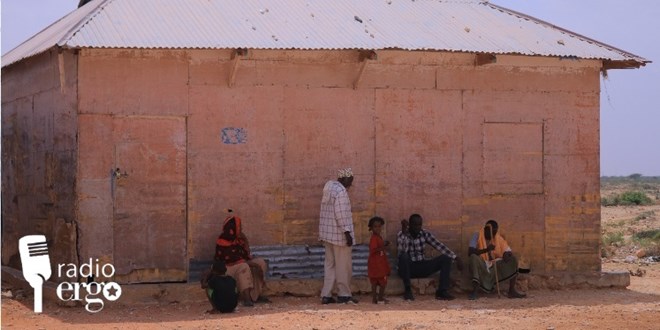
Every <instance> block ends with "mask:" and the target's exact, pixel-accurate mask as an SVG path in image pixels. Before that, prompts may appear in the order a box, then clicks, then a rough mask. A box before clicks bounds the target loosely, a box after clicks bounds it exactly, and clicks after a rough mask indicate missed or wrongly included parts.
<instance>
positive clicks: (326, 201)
mask: <svg viewBox="0 0 660 330" xmlns="http://www.w3.org/2000/svg"><path fill="white" fill-rule="evenodd" d="M347 231H349V232H351V237H352V238H353V242H355V236H354V233H353V214H352V213H351V201H350V200H349V199H348V191H346V188H344V186H343V185H342V184H341V183H339V181H334V180H330V181H328V182H326V183H325V186H324V187H323V199H321V216H320V220H319V241H323V242H328V243H331V244H334V245H342V246H346V244H347V242H346V236H345V235H344V232H347Z"/></svg>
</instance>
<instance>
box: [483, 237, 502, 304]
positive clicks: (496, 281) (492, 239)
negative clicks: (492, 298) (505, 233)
mask: <svg viewBox="0 0 660 330" xmlns="http://www.w3.org/2000/svg"><path fill="white" fill-rule="evenodd" d="M487 227H488V231H489V232H490V241H491V242H492V241H494V240H495V236H493V226H491V225H488V226H487ZM486 248H488V247H486ZM488 255H490V253H489V254H488ZM491 258H492V256H491ZM493 268H494V271H495V286H496V287H497V298H501V294H500V279H499V278H498V275H497V260H495V258H493Z"/></svg>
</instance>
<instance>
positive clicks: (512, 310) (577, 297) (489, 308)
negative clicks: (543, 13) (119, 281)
mask: <svg viewBox="0 0 660 330" xmlns="http://www.w3.org/2000/svg"><path fill="white" fill-rule="evenodd" d="M603 268H604V269H619V270H621V269H630V270H636V269H641V270H642V272H643V273H644V275H643V276H641V277H639V276H632V277H631V285H630V287H629V288H628V289H626V290H621V289H619V290H616V289H612V290H563V291H531V292H529V297H528V298H527V299H523V300H511V299H507V298H502V299H498V298H497V297H496V296H487V297H483V298H481V299H479V300H478V301H476V302H475V301H469V300H467V296H466V295H460V296H459V297H458V299H456V300H454V301H451V302H445V301H436V300H433V299H432V297H430V296H419V297H417V300H416V301H414V302H404V301H403V300H402V299H401V297H390V301H391V303H390V304H388V305H373V304H371V303H369V302H368V301H369V299H368V297H366V296H361V297H359V298H360V300H361V301H362V302H361V303H359V304H357V305H325V306H323V305H320V304H319V301H318V299H316V298H296V297H274V298H273V299H272V300H273V302H272V303H271V304H266V305H257V306H256V307H254V308H243V307H240V308H239V309H238V311H237V312H236V313H233V314H229V315H209V314H206V313H204V311H205V310H206V309H207V308H208V306H207V305H206V304H203V303H194V304H185V305H184V304H169V305H142V306H120V305H116V304H115V305H110V304H109V305H108V306H106V308H104V309H103V310H102V311H101V312H99V313H97V314H90V313H88V312H86V311H85V310H84V309H83V308H82V307H75V308H63V307H58V306H57V305H54V304H49V303H45V305H44V313H43V314H41V315H35V314H34V313H33V312H32V306H31V302H32V300H31V298H30V299H29V298H25V297H24V298H22V299H19V300H16V299H7V298H5V297H3V299H2V329H138V328H139V329H318V330H321V329H346V328H348V329H447V328H457V329H464V328H470V329H496V328H503V327H509V328H515V329H584V328H593V329H637V330H639V329H657V324H658V323H657V322H658V319H660V264H654V265H641V266H640V265H634V264H622V263H608V264H605V265H604V266H603Z"/></svg>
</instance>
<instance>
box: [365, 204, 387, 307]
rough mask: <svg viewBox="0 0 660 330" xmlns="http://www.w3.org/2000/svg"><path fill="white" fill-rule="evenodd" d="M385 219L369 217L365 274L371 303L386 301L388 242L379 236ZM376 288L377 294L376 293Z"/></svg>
mask: <svg viewBox="0 0 660 330" xmlns="http://www.w3.org/2000/svg"><path fill="white" fill-rule="evenodd" d="M384 225H385V220H383V218H381V217H373V218H371V219H369V230H371V240H370V241H369V260H368V261H367V275H368V276H369V281H370V282H371V292H372V296H373V303H374V304H377V303H379V302H382V303H384V304H385V303H387V302H388V301H387V300H386V299H385V287H386V286H387V277H388V276H389V275H390V264H389V262H388V261H387V253H386V251H385V247H387V246H388V245H389V243H390V242H387V241H383V237H381V236H380V233H381V231H382V230H383V226H384ZM376 289H378V295H376Z"/></svg>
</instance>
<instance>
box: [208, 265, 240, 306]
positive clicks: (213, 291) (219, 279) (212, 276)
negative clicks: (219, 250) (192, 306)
mask: <svg viewBox="0 0 660 330" xmlns="http://www.w3.org/2000/svg"><path fill="white" fill-rule="evenodd" d="M226 272H227V267H226V266H225V262H224V261H221V260H216V261H214V262H213V267H211V270H209V271H208V272H206V274H204V275H203V276H202V279H201V284H202V289H206V290H205V291H206V297H207V298H208V299H209V302H210V303H211V306H212V307H213V309H211V310H208V311H207V312H208V313H211V314H215V313H218V312H219V313H231V312H233V311H234V309H236V305H237V304H238V289H237V288H236V280H234V278H233V277H231V276H227V275H225V274H226Z"/></svg>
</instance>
